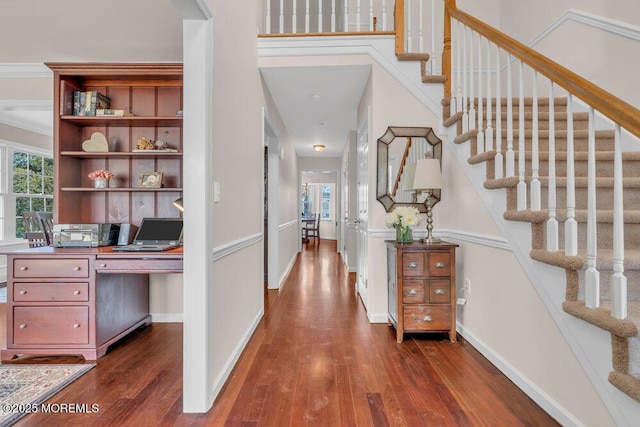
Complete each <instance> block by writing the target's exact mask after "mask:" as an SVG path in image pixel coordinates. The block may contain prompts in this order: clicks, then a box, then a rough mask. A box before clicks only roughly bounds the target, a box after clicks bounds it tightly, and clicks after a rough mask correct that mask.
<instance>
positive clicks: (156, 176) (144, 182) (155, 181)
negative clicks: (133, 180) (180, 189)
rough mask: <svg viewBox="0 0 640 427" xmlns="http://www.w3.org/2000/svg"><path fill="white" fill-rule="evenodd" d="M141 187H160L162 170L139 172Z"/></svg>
mask: <svg viewBox="0 0 640 427" xmlns="http://www.w3.org/2000/svg"><path fill="white" fill-rule="evenodd" d="M140 187H141V188H161V187H162V172H140Z"/></svg>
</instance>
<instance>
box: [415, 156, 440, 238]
mask: <svg viewBox="0 0 640 427" xmlns="http://www.w3.org/2000/svg"><path fill="white" fill-rule="evenodd" d="M440 188H442V172H441V171H440V159H420V160H418V163H417V164H416V172H415V177H414V179H413V189H414V190H416V192H418V193H426V195H427V198H426V199H425V203H426V205H427V237H426V238H425V239H423V240H422V241H423V242H424V243H437V242H439V241H440V239H434V238H433V234H432V233H431V231H432V230H433V214H432V212H431V209H432V208H433V205H434V200H433V198H432V195H433V190H437V189H440Z"/></svg>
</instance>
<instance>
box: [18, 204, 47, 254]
mask: <svg viewBox="0 0 640 427" xmlns="http://www.w3.org/2000/svg"><path fill="white" fill-rule="evenodd" d="M22 220H23V222H24V238H25V239H27V240H28V241H29V247H30V248H37V247H40V246H49V245H50V244H51V241H52V233H53V214H52V213H51V212H36V211H23V212H22Z"/></svg>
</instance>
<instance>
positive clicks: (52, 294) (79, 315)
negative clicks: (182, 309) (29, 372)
mask: <svg viewBox="0 0 640 427" xmlns="http://www.w3.org/2000/svg"><path fill="white" fill-rule="evenodd" d="M5 255H7V348H6V349H4V350H2V352H1V358H2V360H10V359H12V358H14V357H16V356H19V355H70V354H79V355H82V356H84V358H85V359H87V360H96V359H98V358H99V357H101V356H103V355H104V354H105V353H106V351H107V348H108V347H109V346H110V345H111V344H113V343H114V342H116V341H117V340H119V339H120V338H122V337H124V336H125V335H127V334H128V333H130V332H132V331H133V330H135V329H137V328H138V327H140V326H142V325H148V324H150V323H151V316H150V315H149V273H182V248H179V249H174V250H171V251H166V252H136V253H133V252H130V253H129V252H128V253H122V252H113V251H112V250H111V247H100V248H53V247H50V246H47V247H40V248H31V249H25V250H21V251H15V252H8V253H5Z"/></svg>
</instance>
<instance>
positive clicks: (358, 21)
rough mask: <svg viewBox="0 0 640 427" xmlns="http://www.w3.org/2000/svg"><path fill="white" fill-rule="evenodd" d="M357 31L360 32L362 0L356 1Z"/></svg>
mask: <svg viewBox="0 0 640 427" xmlns="http://www.w3.org/2000/svg"><path fill="white" fill-rule="evenodd" d="M356 31H358V32H360V0H358V1H357V2H356Z"/></svg>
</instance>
